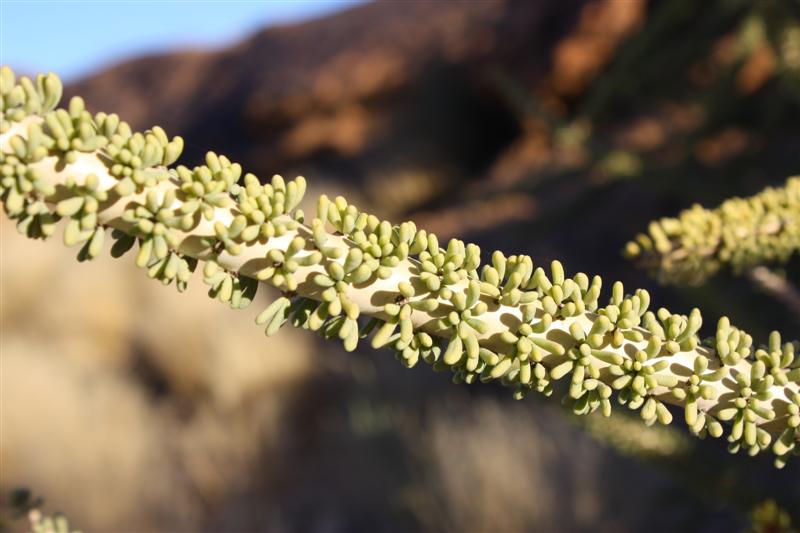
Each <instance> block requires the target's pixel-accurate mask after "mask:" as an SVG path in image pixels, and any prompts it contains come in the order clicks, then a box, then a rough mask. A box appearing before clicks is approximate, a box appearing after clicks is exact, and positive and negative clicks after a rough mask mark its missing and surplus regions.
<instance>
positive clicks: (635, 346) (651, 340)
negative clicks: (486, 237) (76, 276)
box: [0, 67, 800, 466]
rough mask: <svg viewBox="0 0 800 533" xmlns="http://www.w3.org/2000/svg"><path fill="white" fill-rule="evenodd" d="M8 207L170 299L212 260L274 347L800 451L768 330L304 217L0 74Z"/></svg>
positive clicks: (790, 379) (278, 192) (417, 240)
mask: <svg viewBox="0 0 800 533" xmlns="http://www.w3.org/2000/svg"><path fill="white" fill-rule="evenodd" d="M0 82H1V86H0V98H1V100H0V102H1V103H2V108H0V111H2V121H3V122H2V127H1V128H0V131H1V132H2V134H0V198H2V202H3V207H4V210H5V212H6V214H7V215H8V216H9V217H10V218H12V219H14V220H16V222H17V227H18V229H19V230H20V231H21V232H22V233H24V234H26V235H27V236H29V237H31V238H48V237H50V236H52V235H53V234H54V231H55V224H56V223H57V222H58V220H59V219H61V218H66V219H68V220H67V223H66V227H65V234H64V240H65V243H66V244H67V245H79V246H81V249H80V252H79V254H78V256H79V258H80V259H91V258H93V257H95V256H96V255H97V254H98V253H99V252H100V250H101V244H102V239H103V235H104V234H105V233H106V232H107V231H111V232H112V237H114V238H115V239H116V242H115V243H114V245H113V246H112V254H114V255H116V256H119V255H122V254H124V253H125V252H127V251H128V250H130V249H132V248H133V247H134V246H136V247H137V250H138V251H137V254H136V263H137V264H138V266H140V267H142V268H145V269H147V273H148V275H149V276H150V277H151V278H154V279H158V280H160V281H161V282H162V283H164V284H171V283H173V282H174V283H175V285H176V286H177V288H178V289H179V290H181V289H182V288H183V287H185V284H186V283H187V282H188V281H189V278H190V275H191V273H192V272H193V271H194V270H195V269H196V268H197V266H198V264H199V263H203V269H202V270H203V279H204V281H205V282H206V283H207V284H208V285H209V286H210V290H209V295H210V296H212V297H214V298H217V299H219V300H220V301H222V302H225V303H227V304H229V305H230V306H231V307H233V308H241V307H244V306H246V305H248V304H249V303H250V302H251V301H252V299H253V295H254V293H255V292H256V291H257V289H258V288H259V287H260V286H261V285H268V286H272V287H275V288H277V289H278V290H279V291H280V292H281V296H280V297H279V298H278V299H276V300H275V301H274V302H272V303H271V304H270V305H269V306H268V307H267V308H266V309H265V310H264V311H263V312H262V313H260V314H259V315H258V317H257V319H256V321H257V323H258V324H260V325H261V326H262V327H264V328H265V332H266V334H267V335H272V334H274V333H275V332H276V331H277V330H278V329H279V328H280V327H281V326H282V325H284V324H285V323H287V322H290V323H291V324H292V325H294V326H296V327H300V328H304V329H308V330H312V331H316V332H318V333H320V334H321V335H322V336H324V337H325V338H327V339H331V340H338V341H340V342H341V343H342V344H343V346H344V348H345V349H346V350H349V351H350V350H355V349H356V347H357V346H358V345H359V342H360V341H361V340H362V339H365V338H367V337H370V345H371V346H372V347H373V348H376V349H378V348H388V349H390V350H391V351H393V352H394V354H395V356H396V357H397V359H398V360H399V361H401V362H402V364H404V365H405V366H408V367H412V366H414V365H417V364H419V363H420V361H422V362H424V363H425V364H428V365H431V366H432V367H433V368H434V369H435V370H449V371H451V372H452V374H453V380H454V381H455V382H457V383H466V384H470V383H473V382H475V381H484V382H486V381H493V380H498V381H500V382H501V383H502V384H504V385H506V386H508V387H510V388H512V389H513V394H514V396H515V397H516V398H522V397H524V396H525V395H527V394H528V393H530V392H531V391H536V392H541V393H543V394H545V395H551V394H552V393H553V392H554V391H555V390H556V389H557V388H558V387H557V386H556V383H557V382H558V381H564V382H566V383H568V385H567V387H566V392H567V396H566V399H567V401H568V402H569V403H570V404H571V405H572V408H573V410H574V412H575V413H578V414H588V413H592V412H594V411H598V410H599V411H600V412H601V413H602V414H603V415H605V416H612V412H613V410H614V407H613V406H614V405H615V403H616V404H620V405H622V406H624V407H626V408H627V409H632V410H637V411H638V412H639V413H640V414H641V417H642V419H643V420H644V422H645V423H646V424H654V423H656V422H658V423H661V424H667V423H670V422H671V421H672V418H673V415H672V411H671V410H670V409H669V408H668V405H669V404H673V405H676V406H680V407H682V408H683V410H684V416H683V417H682V418H683V419H684V420H685V421H686V423H687V425H688V427H689V428H690V430H691V432H692V433H693V434H695V435H697V436H700V437H705V436H706V435H710V436H712V437H720V436H721V435H722V434H723V433H724V428H725V427H726V426H729V435H728V440H729V442H730V449H731V451H734V452H735V451H738V450H739V449H744V450H745V451H747V452H748V453H749V454H751V455H753V454H756V453H758V452H760V451H762V450H765V449H769V448H772V450H773V451H774V452H775V454H776V457H777V459H776V462H777V464H778V465H779V466H782V465H783V464H784V463H785V462H786V460H787V459H788V458H789V457H790V456H791V455H793V454H797V453H798V452H800V445H798V442H799V439H800V431H799V430H798V427H800V411H798V410H799V409H800V359H799V358H798V357H797V356H796V355H795V353H796V351H797V348H798V343H797V342H795V341H792V342H783V341H782V340H781V337H780V335H779V334H777V333H773V335H772V336H771V337H770V339H769V343H768V344H767V345H765V346H754V344H753V341H752V338H751V337H750V335H748V334H747V333H746V332H744V331H742V330H740V329H738V328H736V327H735V326H733V325H731V323H730V321H729V319H728V318H725V317H724V318H722V319H721V320H720V321H719V323H718V325H717V328H716V334H715V336H714V337H711V338H709V339H705V340H702V339H700V337H699V336H698V332H699V331H700V328H701V326H702V323H703V320H702V316H701V313H700V311H699V310H697V309H693V310H691V312H689V313H688V314H687V315H682V314H675V313H672V312H670V311H668V310H667V309H664V308H658V309H653V308H651V301H650V295H649V294H648V293H647V291H645V290H642V289H637V290H634V291H632V292H629V291H626V290H625V288H624V287H623V285H622V283H621V282H618V281H617V282H614V283H612V284H611V295H610V298H609V299H608V300H607V301H601V287H602V283H603V282H602V280H601V279H600V277H598V276H593V277H591V276H589V275H587V274H584V273H575V274H572V275H567V273H566V272H565V270H564V267H563V266H562V264H561V263H560V262H558V261H553V262H552V263H551V264H550V265H546V266H540V265H536V264H534V261H533V260H532V259H531V258H530V257H528V256H525V255H509V256H507V255H505V254H503V253H502V252H499V251H496V252H494V253H492V254H491V256H490V258H489V261H488V262H487V263H485V264H481V251H480V249H479V248H478V247H477V246H476V245H474V244H465V243H464V242H462V241H460V240H457V239H452V240H450V241H448V242H447V243H440V241H439V239H438V238H437V237H436V235H434V234H432V233H429V232H426V231H425V230H424V229H419V228H417V227H416V225H415V224H414V223H412V222H404V223H402V224H399V225H396V224H392V223H390V222H388V221H385V220H380V219H378V218H377V217H375V216H373V215H369V214H367V213H364V212H362V211H361V210H359V209H358V208H357V207H356V206H354V205H352V204H350V203H348V202H347V200H345V199H344V198H342V197H337V198H335V199H330V198H328V197H326V196H321V197H320V198H319V199H318V201H317V207H316V212H315V213H314V214H313V215H311V216H306V215H305V214H304V213H303V212H302V211H301V210H300V209H298V205H299V203H300V200H301V198H302V197H303V194H304V192H305V190H306V182H305V180H304V179H303V178H296V179H294V180H291V181H286V180H284V179H283V178H282V177H280V176H273V177H272V179H271V180H269V181H268V182H262V181H261V180H259V179H258V178H257V177H256V176H254V175H252V174H249V173H244V175H243V176H242V174H243V170H242V169H241V167H240V166H239V165H238V164H236V163H233V162H231V161H230V160H229V159H227V158H225V157H224V156H221V155H217V154H214V153H209V154H208V155H207V156H206V164H205V165H204V166H200V167H196V168H194V169H188V168H186V167H183V166H178V167H173V166H172V165H173V164H174V163H175V161H176V160H177V159H178V157H179V155H180V152H181V148H182V146H183V141H182V140H181V139H180V138H179V137H174V138H171V139H170V138H169V137H168V136H167V135H166V133H165V132H164V131H163V130H162V129H161V128H159V127H154V128H152V129H151V130H148V131H146V132H144V133H135V132H133V131H131V128H130V127H129V126H128V125H127V124H126V123H125V122H123V121H121V120H120V119H119V118H118V117H117V116H116V115H113V114H112V115H108V114H104V113H98V114H96V115H92V114H90V113H89V112H88V111H86V110H85V108H84V105H83V102H82V100H81V99H80V98H78V97H76V98H73V99H72V100H71V101H70V103H69V105H68V108H67V109H56V108H55V106H56V105H57V102H58V100H59V97H60V94H61V85H60V82H58V78H57V77H56V76H54V75H52V74H49V75H46V76H44V75H40V76H38V77H37V79H36V80H35V81H32V80H30V79H28V78H21V79H20V80H17V79H16V77H15V76H14V74H13V72H12V71H11V69H9V68H8V67H3V69H2V75H1V77H0Z"/></svg>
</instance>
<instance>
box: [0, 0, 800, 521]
mask: <svg viewBox="0 0 800 533" xmlns="http://www.w3.org/2000/svg"><path fill="white" fill-rule="evenodd" d="M72 91H74V92H75V93H80V94H81V95H83V96H85V97H87V101H88V103H89V105H90V107H91V108H92V109H95V110H99V109H107V110H115V111H118V112H119V113H120V114H121V115H122V116H125V117H126V118H127V119H130V120H131V121H132V122H133V125H134V127H142V126H144V127H147V126H149V125H151V124H153V123H155V122H156V121H160V122H165V126H166V127H167V129H168V130H170V131H171V132H174V133H180V134H181V135H184V136H185V137H186V138H188V139H191V140H192V142H193V143H194V145H193V146H189V147H188V151H189V155H190V157H191V156H192V154H194V156H195V157H198V156H199V154H202V153H203V152H204V151H205V150H206V149H212V148H213V149H216V150H220V151H222V152H225V153H229V154H231V155H233V156H234V157H236V158H238V159H239V161H240V162H242V163H243V164H244V165H245V166H246V167H247V168H248V169H252V170H254V171H255V172H257V173H258V174H259V175H262V176H270V175H271V174H272V173H275V172H279V173H282V174H284V175H288V176H291V175H293V174H296V173H303V174H306V175H307V176H309V177H312V176H313V178H314V179H313V180H311V183H312V185H315V186H316V187H319V188H320V189H324V190H325V192H326V193H328V194H330V193H331V192H332V191H337V190H338V191H344V192H346V193H347V194H348V196H351V197H353V198H354V199H356V203H357V204H360V205H361V206H363V207H365V208H368V209H369V210H371V211H375V212H377V213H379V214H382V215H384V216H386V217H388V218H391V219H395V220H400V218H401V217H411V218H413V219H414V220H415V221H416V222H417V223H418V225H419V226H421V227H425V228H428V229H430V230H433V231H436V232H439V233H442V234H444V235H457V236H458V237H459V238H464V239H468V240H474V241H476V242H478V243H479V244H481V246H483V247H484V248H486V249H494V248H498V249H503V250H504V251H506V252H507V253H515V252H524V253H528V254H530V255H532V256H533V257H534V258H536V259H537V260H540V262H541V263H544V262H546V261H549V260H550V259H553V258H557V257H558V258H564V259H566V263H567V266H568V268H570V269H574V270H585V271H587V272H590V273H600V274H603V275H610V277H612V278H614V279H617V278H619V279H625V280H626V282H627V281H628V280H630V282H631V283H632V284H635V285H639V286H647V288H648V289H650V290H651V292H654V293H656V294H655V296H654V300H655V301H658V302H660V303H663V304H665V305H669V306H671V307H672V308H675V309H676V310H681V309H683V310H684V311H687V312H688V310H689V308H690V306H691V305H699V306H701V307H702V308H703V309H704V310H705V312H706V313H707V314H708V315H710V316H711V317H713V316H715V315H717V316H718V315H721V314H727V315H730V316H733V317H735V318H736V320H737V322H738V323H739V324H741V325H742V326H745V327H747V328H748V329H751V330H755V331H756V332H759V333H760V336H761V337H762V338H763V337H764V336H765V334H766V332H767V331H768V330H769V329H771V328H778V329H781V330H783V331H786V332H790V331H792V330H793V329H796V327H797V324H798V322H797V320H798V319H797V316H796V315H795V314H793V313H792V312H788V311H787V307H786V303H785V302H783V301H781V300H780V299H778V298H774V297H773V296H772V295H771V294H770V293H769V292H768V291H767V292H764V291H763V287H764V285H763V284H759V283H749V282H748V281H745V280H737V279H735V278H732V277H730V276H728V275H726V274H722V275H720V276H718V277H717V278H714V279H712V280H710V281H709V282H708V283H706V284H705V285H704V286H702V287H699V288H692V289H681V288H660V287H657V286H655V285H654V284H653V282H652V281H650V280H648V279H647V278H646V277H645V275H644V273H642V272H639V271H637V270H635V269H634V268H633V267H632V266H631V265H629V264H627V263H626V262H625V261H624V259H623V258H622V257H621V255H620V251H621V250H622V247H623V245H624V243H625V242H626V241H627V240H629V239H630V238H631V237H633V236H634V235H635V233H637V232H639V231H643V230H644V229H646V227H647V223H648V222H649V221H650V220H651V219H654V218H657V217H659V216H667V215H674V214H676V213H677V212H678V211H679V210H680V209H681V208H684V207H688V206H689V205H691V204H692V203H694V202H700V203H702V204H704V205H706V206H713V205H716V204H718V203H719V202H720V201H721V200H723V199H725V198H727V197H730V196H732V195H734V194H752V193H754V192H757V191H758V190H760V189H762V188H763V187H764V186H766V185H769V184H775V183H778V182H780V181H782V180H783V179H784V178H785V177H786V176H788V175H791V174H795V173H798V169H800V151H798V150H797V146H798V145H799V144H800V129H799V128H798V124H800V96H798V95H800V23H798V8H797V7H796V5H795V4H794V3H793V2H790V1H788V0H786V1H772V0H764V1H762V2H748V1H745V0H713V1H708V2H695V1H693V0H672V1H651V2H645V1H641V2H635V1H632V2H620V1H614V0H605V1H604V0H596V1H586V2H583V1H578V0H572V1H567V2H556V1H552V2H508V3H507V2H474V3H464V4H455V3H453V4H449V3H448V4H433V3H421V2H420V3H413V4H403V3H400V2H394V3H382V4H374V5H367V6H363V7H359V8H355V9H352V10H349V11H347V12H344V13H341V14H338V15H334V16H332V17H328V18H326V19H322V20H319V21H313V22H310V23H306V24H302V25H298V26H293V27H285V28H279V29H272V30H266V31H264V32H261V33H259V34H257V35H254V36H252V37H250V38H248V39H246V40H244V41H243V42H242V43H241V44H239V45H237V46H234V47H232V48H230V49H227V50H223V51H219V52H214V53H194V52H193V53H180V54H169V55H163V56H152V57H146V58H141V59H138V60H134V61H130V62H127V63H124V64H121V65H119V66H117V67H113V68H111V69H108V70H106V71H104V72H101V73H98V74H97V75H96V76H93V77H90V78H88V79H86V80H83V81H81V82H79V83H78V84H76V85H75V87H73V88H72ZM190 162H191V161H190ZM314 192H315V191H311V193H310V194H309V196H311V197H313V196H314V194H313V193H314ZM2 226H3V228H2V244H3V256H2V265H1V266H2V290H3V306H2V311H0V319H1V320H2V327H3V333H2V364H3V372H2V378H1V379H2V399H3V403H2V419H3V431H2V443H0V446H2V450H0V452H2V463H3V472H2V479H1V480H0V485H2V486H0V489H7V488H9V487H13V486H17V485H21V484H24V485H28V486H31V487H33V488H35V490H36V491H37V493H41V494H43V495H45V496H46V498H47V503H48V509H60V510H63V511H65V512H66V513H67V516H68V517H69V518H70V524H71V525H73V526H74V527H78V528H79V529H82V530H113V529H118V528H119V525H120V524H126V525H127V526H128V527H129V528H130V529H131V530H227V531H245V530H248V531H249V530H303V531H306V530H310V531H316V530H326V531H352V530H369V531H396V530H457V531H485V530H502V531H523V530H527V531H574V530H585V529H591V530H597V531H621V530H640V529H644V528H645V527H647V528H648V530H653V531H674V530H680V529H687V528H689V529H692V530H698V531H731V530H743V529H745V528H746V527H748V523H749V521H748V512H749V511H750V510H751V509H752V508H753V506H754V505H755V504H757V503H758V502H760V501H763V500H765V499H767V498H774V499H775V500H776V501H777V502H778V503H779V504H780V505H781V506H783V507H784V508H785V509H787V510H789V511H793V510H794V509H797V508H800V492H798V491H800V488H798V484H797V483H796V482H795V480H796V479H797V474H798V469H797V465H791V464H790V465H789V467H787V469H785V470H784V471H781V472H775V471H773V470H772V467H771V463H770V461H769V459H768V458H767V459H764V460H751V461H747V460H744V459H743V458H741V457H738V458H736V460H731V461H728V460H727V458H726V456H724V455H723V454H721V453H720V451H721V450H720V448H722V447H723V445H721V444H720V443H714V442H708V443H705V442H699V443H698V442H695V441H694V439H692V440H691V441H689V440H687V439H685V438H684V437H685V435H683V434H682V433H680V432H678V431H677V430H675V429H663V428H661V429H657V428H645V427H642V426H641V424H639V423H638V422H637V423H636V424H627V423H626V421H625V419H621V420H619V421H617V422H616V423H617V424H618V425H617V426H615V427H617V429H616V430H611V429H610V426H608V425H607V424H603V425H599V424H596V425H595V424H593V423H592V421H591V420H589V421H578V422H575V421H573V420H572V418H571V416H569V415H568V414H567V413H566V411H562V410H561V409H560V408H559V407H558V406H556V405H553V403H552V402H550V403H548V402H539V401H537V400H534V399H529V400H527V401H525V402H514V401H513V400H511V399H509V398H507V397H506V395H505V394H503V393H502V391H496V390H495V389H494V388H492V387H486V386H478V387H473V388H468V389H461V388H453V387H451V386H449V383H448V376H446V375H429V373H428V372H426V371H425V370H421V371H416V370H415V371H408V372H401V371H398V369H397V366H396V363H395V362H394V361H384V360H383V359H382V358H381V354H380V353H372V352H370V351H367V352H365V353H356V354H353V355H345V354H344V353H342V352H341V351H339V350H337V349H336V348H333V347H331V346H328V345H324V346H323V345H321V344H317V343H315V341H314V339H311V338H308V337H307V336H304V335H302V334H301V333H298V332H295V331H284V332H281V334H280V336H279V337H278V338H276V339H270V341H269V342H266V341H265V340H264V339H263V336H262V334H261V332H260V330H259V328H256V327H254V326H253V325H252V321H253V316H254V313H255V312H256V311H255V308H256V307H258V306H254V308H253V309H250V310H247V311H242V312H238V313H232V312H231V311H230V310H228V309H227V308H225V307H224V306H219V305H215V304H214V302H212V301H211V300H209V299H208V298H207V297H206V295H205V294H204V292H205V291H204V289H203V288H202V284H201V283H194V284H190V289H189V291H188V294H187V295H185V296H184V297H181V298H175V297H174V295H173V294H171V292H172V291H171V290H170V289H166V288H163V287H160V286H158V284H154V283H152V282H151V281H150V280H148V279H146V277H145V276H143V275H142V274H141V272H139V271H137V270H136V269H135V268H134V267H133V266H132V265H130V264H129V262H126V261H121V262H115V261H114V260H112V259H110V258H108V256H107V254H106V255H105V256H104V257H103V258H101V259H98V260H97V261H96V262H94V263H92V264H88V265H77V264H76V263H75V262H74V259H73V257H72V255H73V254H72V252H70V251H67V250H64V249H62V248H61V247H58V246H48V245H45V244H41V243H33V242H29V241H27V240H26V239H23V238H22V237H19V236H17V235H16V234H15V233H14V229H13V227H12V226H11V224H9V223H8V221H7V220H6V219H3V220H2ZM783 268H784V270H783V271H780V272H778V273H777V274H776V275H777V276H778V277H779V278H781V279H784V281H785V282H786V283H788V284H789V285H790V286H791V280H798V279H800V277H799V276H798V275H799V274H800V272H799V271H798V270H799V269H798V265H797V262H796V260H792V261H790V262H789V263H788V264H787V265H786V266H785V267H783ZM751 279H759V278H751ZM762 279H763V277H762ZM786 280H788V281H786ZM782 292H784V293H785V291H782ZM710 322H711V323H713V322H715V321H714V320H710ZM578 424H581V425H585V426H586V427H581V425H578ZM771 512H772V511H770V513H771ZM764 513H766V511H765V512H764ZM762 514H763V513H762ZM767 514H769V513H767ZM773 514H776V513H773ZM759 516H761V515H759ZM776 516H777V518H776V520H777V521H778V522H779V523H781V524H782V523H784V521H785V520H784V519H783V518H781V516H782V515H780V513H777V514H776ZM787 520H788V519H787ZM14 526H15V525H14V524H12V527H14ZM20 527H25V526H20ZM756 530H757V531H758V529H756ZM766 531H771V529H766Z"/></svg>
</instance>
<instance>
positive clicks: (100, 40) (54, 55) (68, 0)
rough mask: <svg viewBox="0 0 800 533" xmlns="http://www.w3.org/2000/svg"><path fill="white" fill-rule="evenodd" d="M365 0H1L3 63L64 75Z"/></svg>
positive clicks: (223, 40)
mask: <svg viewBox="0 0 800 533" xmlns="http://www.w3.org/2000/svg"><path fill="white" fill-rule="evenodd" d="M361 1H363V0H313V1H309V0H303V1H300V0H296V1H291V0H228V1H224V0H139V1H132V0H82V1H78V0H0V63H2V64H4V65H10V66H11V67H12V68H14V69H15V70H17V71H19V72H25V73H35V72H45V71H52V72H55V73H56V74H58V75H59V76H61V78H62V79H64V80H65V81H70V80H74V79H77V78H80V77H81V76H84V75H86V74H89V73H91V72H92V71H94V70H97V69H99V68H101V67H103V66H106V65H109V64H113V63H115V62H117V61H119V60H121V59H125V58H127V57H133V56H137V55H140V54H143V53H151V52H159V51H167V50H174V49H180V48H185V47H193V48H214V47H218V46H223V45H226V44H229V43H233V42H236V41H238V40H240V39H242V38H244V37H246V36H247V35H249V34H250V33H252V32H253V31H255V30H257V29H259V28H261V27H263V26H265V25H268V24H280V23H288V22H294V21H298V20H304V19H308V18H311V17H315V16H319V15H323V14H326V13H331V12H334V11H338V10H341V9H345V8H346V7H348V6H351V5H354V4H357V3H360V2H361Z"/></svg>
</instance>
